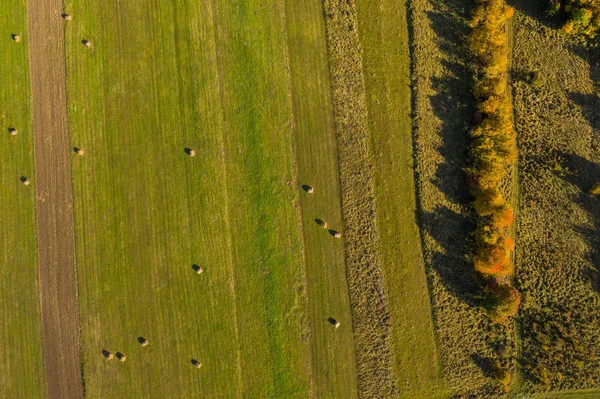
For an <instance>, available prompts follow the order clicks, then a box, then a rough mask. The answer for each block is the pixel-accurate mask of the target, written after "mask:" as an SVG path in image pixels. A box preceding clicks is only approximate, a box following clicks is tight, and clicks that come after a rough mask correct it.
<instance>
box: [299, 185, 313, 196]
mask: <svg viewBox="0 0 600 399" xmlns="http://www.w3.org/2000/svg"><path fill="white" fill-rule="evenodd" d="M302 189H303V190H304V191H306V192H307V193H309V194H312V193H313V192H314V191H315V190H314V189H313V188H312V186H309V185H308V184H304V185H303V186H302Z"/></svg>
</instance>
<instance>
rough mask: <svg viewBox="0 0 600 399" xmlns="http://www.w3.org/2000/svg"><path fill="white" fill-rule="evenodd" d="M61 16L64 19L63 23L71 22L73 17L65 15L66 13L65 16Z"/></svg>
mask: <svg viewBox="0 0 600 399" xmlns="http://www.w3.org/2000/svg"><path fill="white" fill-rule="evenodd" d="M61 16H62V17H63V19H64V20H65V21H70V20H72V19H73V17H71V16H70V15H69V14H66V13H65V14H62V15H61Z"/></svg>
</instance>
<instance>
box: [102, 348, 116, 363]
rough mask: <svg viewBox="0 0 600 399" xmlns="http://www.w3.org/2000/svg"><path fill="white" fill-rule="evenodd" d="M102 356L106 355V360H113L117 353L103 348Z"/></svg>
mask: <svg viewBox="0 0 600 399" xmlns="http://www.w3.org/2000/svg"><path fill="white" fill-rule="evenodd" d="M102 356H104V358H106V360H112V359H114V357H115V355H114V354H113V353H112V352H109V351H107V350H106V349H102Z"/></svg>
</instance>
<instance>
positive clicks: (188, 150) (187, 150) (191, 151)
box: [185, 148, 196, 157]
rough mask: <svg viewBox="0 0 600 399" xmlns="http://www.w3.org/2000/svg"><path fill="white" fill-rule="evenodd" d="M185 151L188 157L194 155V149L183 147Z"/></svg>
mask: <svg viewBox="0 0 600 399" xmlns="http://www.w3.org/2000/svg"><path fill="white" fill-rule="evenodd" d="M185 153H186V154H188V155H189V156H190V157H195V156H196V151H195V150H193V149H191V148H185Z"/></svg>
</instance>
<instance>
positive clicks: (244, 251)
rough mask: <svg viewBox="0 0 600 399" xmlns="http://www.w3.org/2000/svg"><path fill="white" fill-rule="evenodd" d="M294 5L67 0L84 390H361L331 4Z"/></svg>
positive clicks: (334, 393) (157, 393) (171, 393)
mask: <svg viewBox="0 0 600 399" xmlns="http://www.w3.org/2000/svg"><path fill="white" fill-rule="evenodd" d="M285 5H286V6H289V7H290V9H291V11H289V12H286V11H287V10H285V9H284V4H283V3H277V4H274V5H273V6H269V7H261V6H260V5H258V4H252V3H247V4H246V5H237V4H230V2H226V1H221V2H218V1H215V2H212V3H204V4H202V5H199V4H195V3H192V2H187V3H186V4H180V5H170V4H165V3H163V2H149V3H146V4H135V5H134V4H127V5H125V4H118V3H106V4H103V5H97V6H96V7H88V6H87V5H86V6H85V7H84V5H83V3H82V2H79V1H71V2H69V3H68V4H67V6H66V10H67V11H68V12H69V13H71V14H72V15H73V16H74V18H73V21H72V22H71V23H69V24H68V28H67V61H68V63H67V64H68V75H67V82H68V92H69V118H70V129H71V137H72V145H73V147H81V148H83V149H85V151H86V154H85V156H84V157H76V156H74V159H73V161H72V168H73V176H74V197H75V216H76V217H75V221H76V233H77V251H78V254H77V255H78V270H79V281H80V301H81V320H82V345H83V356H84V358H83V364H84V379H85V387H86V393H87V395H88V396H90V397H106V396H129V397H145V396H148V395H151V396H152V397H186V396H191V395H197V394H201V395H205V396H206V395H212V397H214V395H215V394H216V395H218V397H239V396H245V397H306V396H307V395H312V394H313V393H314V394H318V395H319V396H321V397H352V396H355V395H356V381H355V379H356V378H355V364H354V362H353V360H352V359H353V353H354V345H353V342H352V326H351V320H350V311H349V304H348V294H347V286H346V284H345V270H344V259H343V243H342V242H341V241H337V240H335V239H333V237H331V236H330V235H329V234H327V232H326V231H325V230H323V229H321V228H320V227H319V226H317V224H316V223H315V222H314V219H315V218H316V217H321V218H323V219H326V220H327V221H328V222H329V223H330V224H331V225H332V227H335V225H337V224H339V219H340V209H339V206H340V205H339V188H338V183H337V174H336V167H335V160H336V156H335V145H334V142H333V138H332V122H331V114H330V110H329V107H328V106H327V102H328V97H327V94H328V93H327V91H328V87H329V82H328V76H327V69H326V68H327V66H326V59H325V58H324V57H325V50H324V43H323V41H322V39H323V37H322V35H323V34H324V33H323V25H322V18H321V15H320V4H319V3H318V2H314V3H313V4H312V5H311V6H310V7H302V8H300V7H298V5H296V4H293V3H291V2H288V3H286V4H285ZM286 29H289V30H290V31H291V32H292V33H293V36H292V35H290V36H288V38H290V37H291V38H290V39H287V40H286V35H285V33H286ZM127 32H134V33H132V34H131V35H128V34H127ZM83 39H86V40H90V41H91V42H92V44H93V45H92V47H91V48H89V49H87V48H85V47H84V46H83V45H82V44H81V40H83ZM305 46H312V48H313V49H314V53H306V52H305V51H304V48H305ZM315 55H316V56H315ZM319 57H320V58H319ZM307 68H310V69H313V68H315V69H316V70H317V71H319V70H320V72H318V73H315V74H313V75H311V76H310V77H309V78H308V79H306V78H305V77H304V73H303V72H304V71H305V70H306V69H307ZM292 89H293V90H292ZM307 93H311V94H312V96H308V95H306V94H307ZM307 99H308V100H310V101H308V102H307V101H306V100H307ZM317 129H318V131H316V130H317ZM186 147H190V148H193V149H195V151H196V156H195V157H194V158H191V157H189V156H187V155H186V154H185V153H184V148H186ZM322 151H324V152H325V153H326V154H327V155H326V156H317V153H320V152H322ZM298 175H299V176H300V179H299V178H298ZM305 183H309V184H311V185H314V186H315V192H316V193H315V194H313V195H312V196H310V197H309V196H308V195H307V194H306V193H304V192H300V190H299V189H298V187H299V185H301V184H305ZM299 192H300V194H302V195H300V197H299ZM299 204H302V210H300V208H299ZM193 264H197V265H200V266H201V267H202V268H203V270H204V272H203V273H202V274H201V275H197V274H196V273H195V272H194V270H193V269H192V265H193ZM328 317H335V318H336V319H338V320H340V321H342V326H341V327H340V328H339V329H338V330H335V329H334V328H333V326H331V324H329V322H328V321H327V318H328ZM139 336H143V337H146V338H148V339H149V341H150V345H149V346H148V347H146V348H141V346H140V345H139V344H138V342H137V337H139ZM102 349H106V350H110V351H113V352H116V351H121V352H123V353H125V354H127V355H128V359H127V362H126V363H123V364H121V363H118V362H114V361H110V362H109V361H106V360H105V359H103V357H102V356H101V354H100V351H101V350H102ZM192 358H196V359H198V360H200V361H202V363H203V367H202V369H200V370H197V369H195V368H194V367H193V366H192V365H191V359H192ZM124 382H126V383H124Z"/></svg>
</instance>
